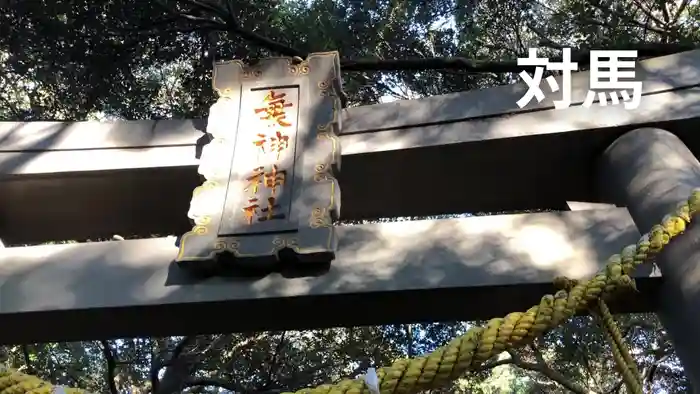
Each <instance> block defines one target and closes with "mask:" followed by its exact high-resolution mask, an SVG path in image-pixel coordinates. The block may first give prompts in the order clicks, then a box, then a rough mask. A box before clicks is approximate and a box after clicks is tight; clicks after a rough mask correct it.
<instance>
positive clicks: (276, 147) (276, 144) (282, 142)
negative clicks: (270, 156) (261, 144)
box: [270, 131, 289, 160]
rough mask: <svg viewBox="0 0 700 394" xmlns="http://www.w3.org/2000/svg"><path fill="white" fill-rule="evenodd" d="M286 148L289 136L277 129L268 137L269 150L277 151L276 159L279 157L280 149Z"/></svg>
mask: <svg viewBox="0 0 700 394" xmlns="http://www.w3.org/2000/svg"><path fill="white" fill-rule="evenodd" d="M287 148H289V136H287V135H284V134H282V133H281V132H279V131H277V132H276V133H275V135H274V136H272V137H270V151H272V152H275V151H276V152H277V160H279V159H280V154H281V153H282V151H283V150H285V149H287Z"/></svg>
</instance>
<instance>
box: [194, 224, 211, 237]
mask: <svg viewBox="0 0 700 394" xmlns="http://www.w3.org/2000/svg"><path fill="white" fill-rule="evenodd" d="M208 232H209V229H208V228H206V227H204V226H194V228H193V229H192V233H194V234H196V235H204V234H206V233H208Z"/></svg>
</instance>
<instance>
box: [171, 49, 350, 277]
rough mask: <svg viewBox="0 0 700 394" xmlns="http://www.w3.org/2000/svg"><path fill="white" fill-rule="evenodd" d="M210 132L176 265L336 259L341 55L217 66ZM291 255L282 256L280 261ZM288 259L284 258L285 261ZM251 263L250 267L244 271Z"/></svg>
mask: <svg viewBox="0 0 700 394" xmlns="http://www.w3.org/2000/svg"><path fill="white" fill-rule="evenodd" d="M213 80H214V89H215V91H216V92H217V94H218V95H219V99H218V100H217V102H216V103H215V104H214V105H213V106H212V107H211V111H210V114H209V119H208V123H207V132H208V133H209V134H211V136H212V141H211V142H210V143H209V144H207V145H206V146H205V147H204V149H203V151H202V155H201V158H200V165H199V174H200V175H202V176H203V177H204V179H205V181H204V182H203V184H202V185H201V186H199V187H197V188H196V189H195V190H194V192H193V194H192V200H191V203H190V210H189V212H188V217H189V218H190V219H191V220H192V221H193V222H194V227H193V228H192V230H191V231H190V232H188V233H186V234H184V235H183V236H182V237H181V239H180V245H179V253H178V256H177V259H176V261H177V262H178V264H180V265H181V266H183V267H185V268H197V267H198V266H201V265H202V264H204V263H205V262H209V263H216V262H217V261H218V260H220V259H221V257H222V256H227V257H230V258H228V259H227V261H233V262H234V263H235V262H241V263H244V264H243V265H250V264H253V265H255V264H262V263H270V262H278V261H281V260H284V259H285V258H289V259H291V260H293V261H295V262H301V263H325V262H330V261H332V260H333V259H334V258H335V252H336V249H337V245H338V239H337V235H336V231H335V228H334V226H333V223H334V221H335V220H336V219H337V218H338V216H339V214H340V187H339V185H338V182H337V180H336V178H335V176H336V175H337V173H338V171H339V169H340V157H341V152H340V140H339V138H338V134H339V130H340V116H339V111H340V109H341V104H340V98H339V96H340V94H341V86H342V83H341V80H340V62H339V57H338V53H337V52H327V53H316V54H311V55H309V57H308V58H307V59H306V60H303V61H302V60H300V59H298V58H297V59H292V58H272V59H264V60H261V61H260V62H258V63H257V64H255V65H254V66H249V65H246V64H244V63H242V62H240V61H229V62H222V63H218V64H216V65H215V66H214V77H213ZM282 251H285V253H281V252H282ZM283 256H287V257H283ZM246 263H248V264H246Z"/></svg>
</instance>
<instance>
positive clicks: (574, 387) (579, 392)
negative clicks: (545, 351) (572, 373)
mask: <svg viewBox="0 0 700 394" xmlns="http://www.w3.org/2000/svg"><path fill="white" fill-rule="evenodd" d="M532 350H533V352H535V358H536V359H537V363H536V364H532V363H527V362H525V361H523V360H522V359H521V358H520V357H519V356H518V355H517V354H516V353H515V351H513V350H509V351H508V353H509V354H510V357H511V359H512V361H513V365H515V366H517V367H520V368H522V369H526V370H528V371H534V372H539V373H541V374H542V375H544V376H546V377H547V378H549V379H550V380H552V381H554V382H557V383H559V384H560V385H561V386H563V387H564V388H566V389H567V390H570V391H572V392H574V393H576V394H596V393H595V391H591V390H587V389H585V388H583V387H581V386H579V385H578V384H576V383H574V382H572V381H571V380H569V379H567V378H566V376H564V375H562V374H561V373H560V372H558V371H555V370H554V369H552V368H550V367H549V366H548V365H547V364H546V362H545V361H544V357H542V353H540V351H539V349H537V347H536V346H535V345H532Z"/></svg>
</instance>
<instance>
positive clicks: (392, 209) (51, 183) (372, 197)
mask: <svg viewBox="0 0 700 394" xmlns="http://www.w3.org/2000/svg"><path fill="white" fill-rule="evenodd" d="M638 77H639V78H641V79H642V80H643V81H644V97H643V98H642V101H641V105H640V107H639V108H638V109H636V110H632V111H627V110H625V109H623V108H622V107H620V106H608V107H598V106H593V107H591V108H588V109H586V108H583V107H581V106H580V105H578V104H580V103H581V102H582V101H583V97H584V95H585V92H586V91H587V88H586V87H585V86H586V83H587V79H588V76H587V73H579V74H577V75H576V76H575V78H574V89H573V99H574V100H573V101H574V103H575V105H574V106H572V107H571V108H568V109H565V110H554V109H552V106H551V101H550V100H546V101H543V102H542V103H539V104H531V106H529V107H526V108H525V109H523V110H520V109H518V108H517V107H516V106H515V104H514V103H515V101H516V100H517V99H518V98H520V96H521V95H522V93H523V89H524V87H523V86H522V85H513V86H505V87H498V88H493V89H487V90H484V91H476V92H467V93H457V94H450V95H444V96H437V97H431V98H426V99H421V100H413V101H404V102H395V103H388V104H379V105H375V106H367V107H358V108H351V109H348V110H346V111H345V114H344V119H343V121H344V128H343V130H342V133H341V142H342V146H343V173H342V175H341V178H340V182H341V186H342V188H343V217H344V218H345V219H351V220H352V219H355V220H362V219H375V218H378V217H396V216H420V215H436V214H450V213H463V212H478V211H507V210H512V209H531V208H554V209H558V210H568V208H567V205H566V204H567V201H597V200H599V198H598V195H597V193H596V189H595V187H594V185H593V183H594V182H593V181H592V180H593V178H594V175H595V169H594V168H593V163H594V160H595V158H596V157H597V156H598V155H599V154H600V153H601V152H602V151H603V150H604V149H605V147H606V146H608V145H609V144H610V143H611V142H612V141H613V140H614V139H615V138H617V137H618V136H619V135H621V134H623V133H624V132H625V131H627V130H631V129H634V128H638V127H640V126H641V125H647V124H656V125H662V126H663V127H664V128H666V129H668V130H671V131H673V132H675V133H676V134H678V135H680V136H681V137H682V138H683V139H684V141H685V142H686V144H687V145H688V146H690V147H691V149H698V148H700V140H699V139H698V137H697V135H696V133H693V131H694V129H695V128H697V126H696V124H697V120H698V118H700V104H699V103H700V88H698V86H699V85H700V51H691V52H686V53H682V54H677V55H672V56H666V57H662V58H656V59H651V60H646V61H643V62H640V63H639V66H638ZM203 130H205V129H204V125H202V124H201V122H198V121H159V122H150V121H144V122H103V123H100V122H78V123H43V122H38V123H7V122H6V123H0V176H1V178H0V187H1V188H2V193H0V238H3V239H4V240H5V241H6V243H8V244H10V245H17V244H22V243H37V242H45V241H48V240H58V239H85V238H93V239H94V238H97V237H109V236H111V235H112V234H114V233H120V234H123V235H130V234H131V233H136V234H140V235H145V236H147V235H150V234H154V233H155V234H161V235H167V234H181V233H183V232H184V231H187V230H188V229H189V227H190V225H189V223H188V222H187V220H186V217H185V215H184V213H185V212H186V211H187V206H188V204H189V200H190V197H191V193H192V189H193V188H194V187H195V186H197V185H198V184H199V182H200V180H199V178H198V176H197V174H196V166H197V164H198V161H197V150H198V149H197V148H198V146H201V145H202V143H200V144H197V143H196V141H197V140H200V142H202V141H203V140H204V138H202V137H203V136H204V134H203V132H202V131H203ZM374 174H376V175H377V176H373V175H374ZM436 184H441V185H446V186H445V187H449V188H450V193H442V194H441V198H440V200H437V201H436V200H434V196H435V193H434V185H436ZM603 202H604V201H603ZM57 208H60V209H57ZM340 231H341V233H342V234H341V247H340V249H339V252H338V253H339V257H338V259H337V261H336V262H334V264H333V266H332V267H331V271H330V272H329V273H326V274H325V275H321V276H317V277H310V278H309V277H305V278H293V279H289V278H285V279H284V280H283V278H284V275H286V274H285V273H281V274H271V275H270V276H268V277H265V278H253V279H247V280H243V279H238V280H224V279H211V280H207V281H203V282H198V283H196V284H193V283H191V282H183V278H182V277H178V274H177V272H173V271H172V270H171V268H169V267H171V261H172V259H173V257H174V253H175V251H176V248H175V246H174V245H173V243H174V242H173V241H174V240H171V239H167V238H162V239H143V240H134V241H119V242H102V243H93V244H77V245H47V246H31V247H21V248H20V247H10V248H5V249H2V250H0V316H1V317H2V318H3V319H4V320H3V321H7V322H9V323H8V324H14V323H16V324H21V326H22V327H25V328H24V329H23V330H20V331H21V332H18V333H17V334H16V335H15V336H10V337H5V338H2V340H3V341H9V342H25V341H40V340H66V339H78V338H82V339H85V338H98V337H109V336H129V335H165V334H177V333H193V332H205V331H225V330H246V329H274V328H276V327H281V326H280V324H283V325H284V326H286V327H288V326H289V325H290V323H289V321H284V322H282V320H284V319H281V318H279V317H275V318H274V319H273V318H272V317H270V318H268V319H267V320H265V319H261V318H260V315H255V313H256V312H259V311H260V310H261V309H265V308H274V309H273V310H275V311H276V312H279V311H284V312H283V313H289V316H292V315H293V314H295V315H294V316H295V317H296V318H297V319H300V320H302V323H300V325H299V326H298V327H297V328H305V327H310V326H330V325H343V324H371V323H382V322H390V321H392V322H397V321H417V320H443V319H475V318H480V317H487V315H486V311H485V310H484V309H480V308H479V307H478V306H476V305H470V306H469V307H468V308H464V309H457V308H453V307H451V306H449V307H448V306H446V307H445V308H436V307H435V305H436V304H437V300H439V299H444V297H448V296H450V297H455V299H464V300H466V299H472V297H476V299H480V300H486V299H488V300H490V301H489V306H490V308H489V310H488V312H489V315H490V314H492V313H501V312H506V311H511V310H517V309H521V308H524V307H526V306H528V305H529V304H531V303H532V302H534V301H535V300H536V299H537V298H538V297H539V295H541V294H542V291H544V290H546V289H548V288H549V287H548V286H549V282H550V281H551V279H552V277H553V276H555V275H557V274H564V275H567V276H570V277H573V278H576V277H582V276H586V275H590V274H591V273H593V272H594V271H595V269H597V268H598V267H599V266H600V265H601V264H602V263H603V262H604V261H603V260H604V259H605V257H606V256H607V255H609V254H611V253H612V252H613V251H616V250H619V249H618V248H621V247H622V246H624V245H625V244H628V243H632V242H635V241H636V238H637V237H638V234H639V233H638V231H637V229H636V228H635V227H634V225H633V223H632V222H631V221H630V219H629V216H628V215H627V213H626V210H625V209H624V208H619V209H602V210H595V209H593V210H586V211H579V212H562V213H540V214H529V215H503V216H494V217H475V218H463V219H442V220H434V221H429V220H427V221H418V222H408V223H407V222H400V223H381V224H368V225H362V226H349V227H340ZM557 236H558V237H559V238H557ZM613 244H614V245H613ZM572 270H573V271H572ZM640 275H642V276H643V277H648V276H649V275H650V273H648V272H646V273H644V272H643V273H641V274H640ZM642 285H644V284H642ZM648 285H649V286H651V287H653V286H658V281H655V280H654V279H649V282H648ZM644 294H648V293H644ZM407 300H408V301H407ZM627 301H628V302H623V305H622V306H621V308H622V309H621V310H649V309H650V308H651V304H650V303H648V302H646V301H645V300H644V299H643V298H639V297H636V298H635V299H634V300H632V301H629V300H627ZM647 301H648V300H647ZM313 305H320V306H321V308H323V311H320V312H319V311H318V310H314V309H313V308H312V306H313ZM357 305H362V308H363V309H362V310H361V311H357V312H354V313H350V314H348V312H347V310H351V309H352V308H353V307H355V308H356V307H357ZM494 305H498V307H497V308H496V309H493V307H494ZM498 308H502V309H503V310H500V309H498ZM268 310H269V309H268ZM387 311H389V312H387ZM144 313H146V314H147V315H149V316H153V317H157V318H156V319H152V320H153V322H152V323H149V324H144V322H143V321H142V316H144ZM232 313H236V315H237V316H241V313H243V314H246V315H250V316H255V320H253V318H252V317H251V320H250V321H247V320H245V319H242V318H238V319H228V318H227V317H228V315H229V314H232ZM137 316H139V317H138V318H137ZM214 316H216V317H214ZM271 316H274V315H271ZM363 319H365V320H363ZM231 320H236V321H237V323H236V324H234V323H231ZM39 322H41V324H39ZM77 322H80V324H76V323H77ZM137 323H138V324H137ZM47 326H51V327H52V330H51V331H47V330H46V329H45V327H47ZM76 326H78V327H76ZM32 327H36V329H34V328H32ZM288 328H290V327H288Z"/></svg>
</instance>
